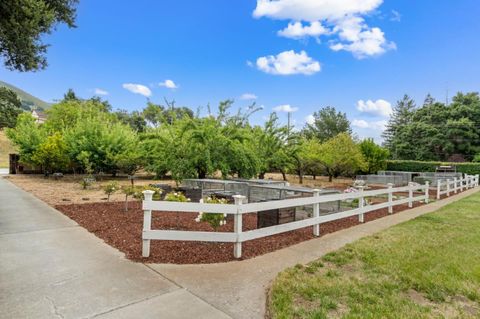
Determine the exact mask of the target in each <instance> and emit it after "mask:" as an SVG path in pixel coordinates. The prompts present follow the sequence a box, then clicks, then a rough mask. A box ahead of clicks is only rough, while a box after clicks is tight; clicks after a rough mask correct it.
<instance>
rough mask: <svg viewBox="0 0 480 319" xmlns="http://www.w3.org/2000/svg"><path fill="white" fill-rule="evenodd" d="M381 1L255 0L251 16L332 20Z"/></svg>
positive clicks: (370, 8) (300, 19)
mask: <svg viewBox="0 0 480 319" xmlns="http://www.w3.org/2000/svg"><path fill="white" fill-rule="evenodd" d="M382 2H383V0H257V7H256V8H255V11H253V16H254V17H256V18H260V17H269V18H272V19H279V20H284V19H287V20H294V21H302V20H303V21H310V22H313V21H319V20H325V19H327V20H334V19H339V18H341V17H343V16H345V15H351V14H366V13H369V12H371V11H373V10H375V9H376V8H378V7H379V6H380V5H381V4H382Z"/></svg>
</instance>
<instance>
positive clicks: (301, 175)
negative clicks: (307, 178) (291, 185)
mask: <svg viewBox="0 0 480 319" xmlns="http://www.w3.org/2000/svg"><path fill="white" fill-rule="evenodd" d="M298 181H299V182H300V184H303V172H302V170H301V169H299V170H298Z"/></svg>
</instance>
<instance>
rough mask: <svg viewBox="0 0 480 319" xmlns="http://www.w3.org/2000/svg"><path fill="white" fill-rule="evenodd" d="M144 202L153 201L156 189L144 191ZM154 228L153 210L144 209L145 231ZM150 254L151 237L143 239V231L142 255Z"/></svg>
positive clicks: (147, 255)
mask: <svg viewBox="0 0 480 319" xmlns="http://www.w3.org/2000/svg"><path fill="white" fill-rule="evenodd" d="M142 193H143V196H144V200H143V201H144V202H151V201H152V198H153V194H155V192H154V191H151V190H146V191H143V192H142ZM151 229H152V211H151V210H144V211H143V231H144V232H146V231H149V230H151ZM149 256H150V239H143V233H142V257H149Z"/></svg>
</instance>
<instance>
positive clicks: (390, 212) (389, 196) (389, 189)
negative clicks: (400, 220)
mask: <svg viewBox="0 0 480 319" xmlns="http://www.w3.org/2000/svg"><path fill="white" fill-rule="evenodd" d="M387 186H388V213H389V214H393V205H392V202H393V190H392V189H393V184H392V183H388V184H387Z"/></svg>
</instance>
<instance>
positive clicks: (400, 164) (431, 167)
mask: <svg viewBox="0 0 480 319" xmlns="http://www.w3.org/2000/svg"><path fill="white" fill-rule="evenodd" d="M440 165H453V166H456V167H457V172H459V173H464V174H468V175H477V174H480V163H446V162H422V161H387V170H389V171H405V172H435V169H436V168H437V166H440Z"/></svg>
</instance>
